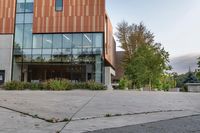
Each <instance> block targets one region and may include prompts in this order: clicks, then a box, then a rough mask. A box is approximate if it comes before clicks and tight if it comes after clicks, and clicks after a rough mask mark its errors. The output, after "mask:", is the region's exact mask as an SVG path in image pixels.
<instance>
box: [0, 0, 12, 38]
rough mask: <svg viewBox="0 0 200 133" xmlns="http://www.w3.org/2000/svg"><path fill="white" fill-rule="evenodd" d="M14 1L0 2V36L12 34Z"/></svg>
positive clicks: (5, 0) (0, 0) (3, 0)
mask: <svg viewBox="0 0 200 133" xmlns="http://www.w3.org/2000/svg"><path fill="white" fill-rule="evenodd" d="M15 5H16V0H0V34H13V33H14V24H15V8H16V6H15Z"/></svg>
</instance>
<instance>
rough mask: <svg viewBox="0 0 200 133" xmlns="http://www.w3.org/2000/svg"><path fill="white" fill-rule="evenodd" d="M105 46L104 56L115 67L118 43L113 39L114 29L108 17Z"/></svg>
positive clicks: (106, 20)
mask: <svg viewBox="0 0 200 133" xmlns="http://www.w3.org/2000/svg"><path fill="white" fill-rule="evenodd" d="M104 32H105V36H106V37H105V44H104V48H105V50H104V55H105V59H106V61H107V63H108V64H109V65H112V67H113V68H114V67H115V57H116V42H115V40H114V38H113V27H112V24H111V21H110V19H109V18H108V17H107V15H106V19H105V31H104Z"/></svg>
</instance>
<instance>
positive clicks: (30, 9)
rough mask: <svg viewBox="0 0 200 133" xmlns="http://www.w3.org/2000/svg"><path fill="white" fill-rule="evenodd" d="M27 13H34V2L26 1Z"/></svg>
mask: <svg viewBox="0 0 200 133" xmlns="http://www.w3.org/2000/svg"><path fill="white" fill-rule="evenodd" d="M25 12H33V2H29V1H26V5H25Z"/></svg>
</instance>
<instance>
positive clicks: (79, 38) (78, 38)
mask: <svg viewBox="0 0 200 133" xmlns="http://www.w3.org/2000/svg"><path fill="white" fill-rule="evenodd" d="M82 42H83V34H73V48H82Z"/></svg>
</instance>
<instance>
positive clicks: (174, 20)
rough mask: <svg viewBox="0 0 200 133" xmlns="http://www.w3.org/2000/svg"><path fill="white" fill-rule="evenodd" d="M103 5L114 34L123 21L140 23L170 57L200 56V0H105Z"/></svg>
mask: <svg viewBox="0 0 200 133" xmlns="http://www.w3.org/2000/svg"><path fill="white" fill-rule="evenodd" d="M106 6H107V12H108V15H109V17H110V19H111V21H112V24H113V28H114V32H116V29H115V28H116V25H117V24H118V23H119V22H121V21H123V20H125V21H127V22H128V23H129V24H132V23H135V24H138V23H140V22H143V23H144V24H145V25H146V27H147V28H148V29H149V30H150V31H151V32H153V33H154V35H155V41H156V42H158V43H162V45H163V46H164V48H165V50H166V51H168V52H169V53H170V57H171V58H173V57H178V56H182V55H187V54H189V55H192V54H197V53H199V54H200V0H106ZM118 45H119V43H118ZM117 50H120V48H117Z"/></svg>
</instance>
